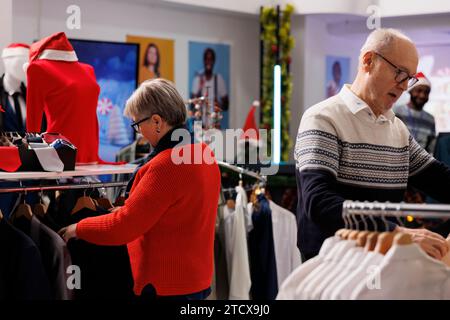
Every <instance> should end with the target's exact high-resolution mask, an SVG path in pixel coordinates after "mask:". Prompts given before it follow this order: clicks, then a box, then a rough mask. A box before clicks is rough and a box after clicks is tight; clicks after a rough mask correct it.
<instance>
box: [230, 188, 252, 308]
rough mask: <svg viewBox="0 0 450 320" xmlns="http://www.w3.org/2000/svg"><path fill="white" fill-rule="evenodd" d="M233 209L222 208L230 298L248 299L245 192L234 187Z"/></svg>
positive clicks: (248, 275)
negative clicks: (234, 202)
mask: <svg viewBox="0 0 450 320" xmlns="http://www.w3.org/2000/svg"><path fill="white" fill-rule="evenodd" d="M236 192H237V196H236V204H235V210H230V209H229V208H228V207H227V206H225V208H224V223H225V225H224V229H225V247H226V249H225V250H226V258H227V266H228V282H229V284H230V288H229V289H230V290H229V299H230V300H249V299H250V287H251V284H252V283H251V278H250V263H249V257H248V245H247V225H246V217H247V216H248V213H247V194H246V192H245V190H244V189H243V188H242V187H240V186H237V187H236Z"/></svg>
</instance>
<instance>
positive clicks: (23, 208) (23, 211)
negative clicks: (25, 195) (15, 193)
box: [14, 203, 33, 220]
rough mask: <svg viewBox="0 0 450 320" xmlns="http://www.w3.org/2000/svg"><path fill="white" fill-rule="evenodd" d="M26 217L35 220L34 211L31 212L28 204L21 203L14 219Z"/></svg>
mask: <svg viewBox="0 0 450 320" xmlns="http://www.w3.org/2000/svg"><path fill="white" fill-rule="evenodd" d="M22 216H23V217H25V218H27V219H28V220H31V219H32V218H33V211H31V207H30V205H29V204H27V203H21V204H19V206H18V207H17V209H16V211H14V219H17V218H20V217H22Z"/></svg>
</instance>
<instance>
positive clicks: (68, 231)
mask: <svg viewBox="0 0 450 320" xmlns="http://www.w3.org/2000/svg"><path fill="white" fill-rule="evenodd" d="M58 234H59V235H60V236H61V237H62V238H63V239H64V241H65V242H67V241H69V240H70V239H72V238H76V237H77V224H76V223H74V224H71V225H70V226H68V227H65V228H62V229H61V230H59V231H58Z"/></svg>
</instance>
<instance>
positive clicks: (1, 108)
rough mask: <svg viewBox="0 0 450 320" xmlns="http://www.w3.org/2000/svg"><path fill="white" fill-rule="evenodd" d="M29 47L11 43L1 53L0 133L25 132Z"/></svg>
mask: <svg viewBox="0 0 450 320" xmlns="http://www.w3.org/2000/svg"><path fill="white" fill-rule="evenodd" d="M29 48H30V47H29V46H28V45H27V44H22V43H13V44H10V45H9V46H8V47H6V48H4V49H3V51H2V59H3V63H4V66H5V74H3V75H2V77H1V78H0V131H17V132H24V131H25V119H26V102H25V99H26V75H25V72H24V70H23V65H24V64H25V63H26V62H28V54H29V51H30V49H29Z"/></svg>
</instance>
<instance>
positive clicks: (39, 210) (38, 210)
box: [33, 203, 47, 218]
mask: <svg viewBox="0 0 450 320" xmlns="http://www.w3.org/2000/svg"><path fill="white" fill-rule="evenodd" d="M33 214H34V215H36V216H37V217H39V218H43V217H45V215H46V214H47V207H46V206H45V205H44V204H43V203H37V204H35V205H34V207H33Z"/></svg>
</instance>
